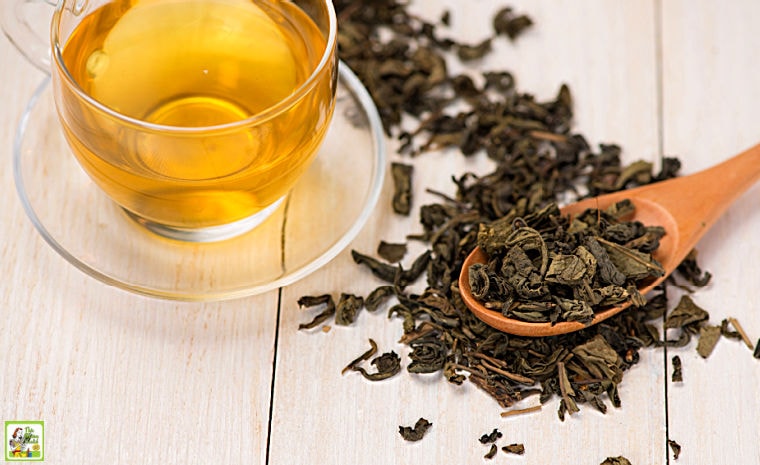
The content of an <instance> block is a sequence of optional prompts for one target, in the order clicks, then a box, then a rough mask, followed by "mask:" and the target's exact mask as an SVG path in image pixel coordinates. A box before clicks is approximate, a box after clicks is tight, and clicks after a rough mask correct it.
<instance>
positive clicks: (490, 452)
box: [483, 444, 499, 460]
mask: <svg viewBox="0 0 760 465" xmlns="http://www.w3.org/2000/svg"><path fill="white" fill-rule="evenodd" d="M498 451H499V448H498V447H497V446H496V444H491V448H490V449H489V450H488V452H486V455H484V456H483V458H484V459H488V460H491V459H492V458H494V457H495V456H496V453H497V452H498Z"/></svg>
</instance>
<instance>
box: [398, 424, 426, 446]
mask: <svg viewBox="0 0 760 465" xmlns="http://www.w3.org/2000/svg"><path fill="white" fill-rule="evenodd" d="M431 426H433V424H432V423H430V422H429V421H427V420H426V419H425V418H420V419H419V420H417V422H416V423H415V424H414V427H410V426H399V427H398V432H399V434H400V435H401V437H402V438H404V439H405V440H407V441H419V440H420V439H422V438H423V437H424V436H425V433H427V431H428V429H430V427H431Z"/></svg>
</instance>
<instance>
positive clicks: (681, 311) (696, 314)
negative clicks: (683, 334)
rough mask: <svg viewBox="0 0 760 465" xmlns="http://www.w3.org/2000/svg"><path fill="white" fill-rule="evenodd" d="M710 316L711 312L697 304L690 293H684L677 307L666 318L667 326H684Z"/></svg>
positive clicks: (699, 321)
mask: <svg viewBox="0 0 760 465" xmlns="http://www.w3.org/2000/svg"><path fill="white" fill-rule="evenodd" d="M708 318H710V314H709V313H707V311H706V310H704V309H703V308H702V307H699V306H698V305H697V304H695V303H694V300H692V298H691V297H689V296H688V295H683V296H681V300H680V301H679V302H678V305H676V308H674V309H673V311H672V312H670V314H669V315H668V316H667V318H665V328H666V329H667V328H683V327H684V326H688V325H693V324H698V323H701V322H703V321H705V320H707V319H708Z"/></svg>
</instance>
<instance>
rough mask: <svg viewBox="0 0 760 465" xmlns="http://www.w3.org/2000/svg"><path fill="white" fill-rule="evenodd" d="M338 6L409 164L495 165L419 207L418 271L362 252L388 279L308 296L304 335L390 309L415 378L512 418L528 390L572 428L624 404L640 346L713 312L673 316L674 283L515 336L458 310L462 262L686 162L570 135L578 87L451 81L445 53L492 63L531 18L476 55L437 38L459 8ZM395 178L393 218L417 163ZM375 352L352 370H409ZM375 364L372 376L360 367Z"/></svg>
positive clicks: (498, 22)
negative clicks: (468, 395) (509, 233)
mask: <svg viewBox="0 0 760 465" xmlns="http://www.w3.org/2000/svg"><path fill="white" fill-rule="evenodd" d="M335 6H336V9H337V11H338V16H339V25H340V27H339V31H340V33H339V54H340V57H341V59H342V60H343V61H345V62H346V63H347V64H348V65H349V66H350V67H351V68H352V69H353V71H354V72H356V74H357V75H358V76H359V78H360V79H361V80H362V81H363V83H364V84H365V86H366V87H367V89H368V90H369V92H370V93H371V95H372V96H373V98H374V100H375V102H376V103H377V105H378V107H379V110H380V113H381V115H382V120H383V124H384V126H385V130H386V132H387V134H388V135H389V136H391V137H398V138H399V139H400V140H401V144H400V145H401V151H402V152H403V153H402V155H404V156H407V155H408V156H414V155H419V154H421V153H422V152H424V151H426V150H432V149H441V148H448V149H449V151H450V152H460V153H462V154H463V155H465V156H467V155H471V154H474V153H476V152H485V153H487V155H488V157H489V158H491V159H492V160H493V163H494V169H493V171H492V172H490V173H488V174H486V175H475V174H472V173H465V174H460V175H455V176H453V182H454V186H453V187H454V188H455V190H456V195H455V196H447V195H443V194H440V193H434V194H436V195H435V198H436V199H438V200H439V202H436V203H430V204H427V205H423V206H421V207H420V208H419V223H420V228H421V231H416V232H415V233H414V234H410V235H409V236H408V238H409V240H410V241H411V240H413V241H421V242H423V243H424V244H425V248H426V250H425V252H424V253H422V254H420V255H419V256H418V257H417V258H416V259H415V260H414V261H413V263H412V265H411V266H410V267H409V268H408V269H405V268H404V267H403V266H401V265H400V264H399V263H398V261H399V259H400V257H403V255H404V253H405V251H406V245H405V244H388V243H383V244H381V247H380V250H381V252H380V256H379V257H377V258H375V257H373V256H372V255H371V254H369V253H361V252H359V251H352V256H353V258H354V260H355V261H356V263H357V264H359V265H360V266H361V267H363V268H364V269H366V270H367V271H368V272H371V273H372V274H374V275H375V276H376V277H377V278H379V279H380V280H382V281H384V282H385V284H384V285H382V286H380V287H378V288H377V289H374V290H371V291H368V293H367V295H366V296H357V295H353V294H349V293H343V294H341V295H340V297H339V298H338V299H337V302H336V300H335V299H334V298H333V296H332V295H331V294H325V295H322V296H305V297H303V298H301V299H300V300H299V304H300V305H301V306H302V307H303V308H311V309H313V311H315V312H319V313H318V314H317V315H316V316H315V317H314V319H313V320H312V321H311V322H307V323H304V324H302V325H301V329H309V328H314V327H317V326H320V325H321V324H323V323H325V322H328V321H330V320H332V321H334V323H335V324H338V325H350V324H352V323H353V322H354V321H355V319H356V315H357V314H358V312H359V311H361V310H362V309H366V310H368V311H370V312H377V311H379V310H381V309H383V310H385V311H387V313H388V315H389V316H390V317H392V318H400V319H402V321H403V335H401V337H400V342H401V343H403V344H405V345H407V346H408V347H409V354H408V357H409V359H410V360H411V362H410V363H409V364H408V366H406V367H405V368H406V371H407V372H409V373H441V374H442V375H443V376H442V378H443V379H446V380H448V381H449V382H451V383H454V384H462V383H464V382H465V381H469V382H471V383H473V384H474V385H476V386H477V387H479V388H480V389H482V390H483V391H485V392H486V393H488V394H489V395H490V396H491V397H492V398H493V399H494V400H495V401H496V402H497V403H498V405H500V406H501V407H503V408H512V407H513V406H514V404H516V403H517V402H519V401H521V400H522V399H524V398H525V397H526V396H529V395H538V396H539V398H540V402H541V403H542V404H543V403H545V402H546V401H548V400H549V399H550V398H552V397H553V396H558V397H559V398H560V402H559V412H558V414H559V417H560V418H561V419H564V418H565V415H566V414H568V413H569V414H572V413H574V412H577V411H578V410H579V404H589V405H591V406H593V407H594V408H596V409H598V410H600V411H602V412H605V411H606V410H607V403H608V402H609V403H611V404H612V405H613V406H619V405H621V400H620V396H619V392H618V386H619V384H620V383H621V381H622V379H623V374H624V373H625V371H626V370H627V369H629V368H630V367H631V366H632V365H634V364H636V363H637V362H638V360H639V354H638V352H639V350H640V349H641V348H644V347H662V346H666V345H678V346H681V345H685V344H686V343H688V342H689V340H690V338H691V336H692V335H699V334H700V332H703V328H705V327H706V326H707V317H706V312H705V311H704V310H703V309H700V308H699V307H697V306H696V305H682V306H679V308H680V310H679V312H680V313H679V314H678V315H676V317H675V318H672V317H670V316H669V317H668V318H667V319H665V320H664V318H665V314H666V311H667V308H668V301H667V297H668V289H669V288H670V287H671V286H672V285H673V283H674V279H669V280H668V281H666V283H665V284H664V285H662V286H660V287H659V288H658V289H656V290H655V292H653V294H654V295H652V296H650V298H649V300H645V301H642V302H640V305H639V306H637V307H634V308H631V309H629V310H627V311H625V312H622V313H621V314H619V315H617V316H616V317H613V318H610V319H608V320H606V321H604V322H602V323H600V324H598V325H595V326H591V327H588V328H585V329H583V330H581V331H578V332H575V333H571V334H565V335H560V336H552V337H543V338H529V337H519V336H513V335H509V334H505V333H502V332H500V331H497V330H495V329H493V328H491V327H489V326H487V325H486V324H484V323H483V322H481V321H480V320H478V319H477V318H476V317H475V316H474V315H473V314H472V313H471V312H470V311H469V310H468V309H467V308H466V306H465V304H464V303H463V301H462V299H461V297H460V294H459V289H458V287H457V280H458V278H459V275H460V273H461V272H462V263H463V261H464V259H465V257H466V256H467V255H468V254H469V253H470V252H471V251H472V250H473V249H474V248H475V247H476V246H477V245H478V231H479V230H480V229H481V226H484V225H491V224H494V223H495V222H496V223H497V222H499V221H503V219H504V218H511V220H510V221H512V222H514V221H515V220H518V221H519V219H525V218H530V217H532V216H535V215H540V214H541V213H540V212H542V211H544V209H547V208H555V207H553V205H556V204H557V203H559V202H560V199H562V198H565V197H566V196H567V195H568V194H571V195H576V196H584V195H585V196H595V195H599V194H602V193H606V192H613V191H618V190H622V189H627V188H631V187H635V186H640V185H644V184H648V183H652V182H657V181H661V180H664V179H668V178H671V177H674V176H675V175H676V173H677V171H678V169H679V167H680V163H679V161H678V160H677V159H675V158H664V159H663V161H662V164H661V170H660V171H659V172H656V173H655V172H653V168H652V165H651V164H650V163H647V162H636V163H633V164H630V165H625V166H624V165H623V164H622V163H621V158H620V155H621V149H620V148H619V147H618V146H616V145H613V144H602V145H600V146H599V147H597V148H592V147H591V146H590V145H589V144H588V143H587V142H586V139H585V138H584V137H583V136H582V135H580V134H577V133H574V132H572V115H573V108H572V96H571V92H570V89H569V88H568V87H567V86H562V87H561V88H560V89H559V90H558V92H557V94H556V98H554V99H551V100H549V101H546V102H539V101H536V99H535V98H534V97H533V96H532V95H531V94H528V93H523V92H520V91H519V90H518V89H517V87H516V80H515V79H514V78H513V76H512V75H511V74H510V73H509V72H508V71H505V70H496V71H491V72H484V73H481V74H480V76H475V77H476V79H475V78H473V76H470V75H450V74H449V72H448V71H447V66H446V63H447V57H448V59H452V57H453V59H458V60H465V61H467V60H470V59H474V58H477V57H480V56H483V55H484V54H486V53H488V51H489V49H490V46H491V44H492V43H493V41H495V40H507V41H515V40H519V35H520V33H521V32H523V31H526V30H530V28H531V27H533V26H532V21H531V20H530V18H529V17H527V16H526V15H523V14H519V13H517V12H515V11H514V10H513V9H511V8H508V7H505V8H503V9H501V10H499V11H498V12H497V13H496V15H495V17H494V19H493V25H494V28H493V34H492V37H491V38H489V39H488V40H486V41H484V42H482V43H479V44H474V45H473V44H464V43H458V42H457V41H456V40H454V39H451V38H447V37H444V34H443V33H441V30H442V29H443V30H445V29H446V27H447V24H448V21H449V20H450V16H449V14H448V13H444V14H443V15H442V17H441V19H440V21H439V22H437V23H432V22H428V21H426V20H424V19H421V18H419V17H417V16H415V15H413V14H411V13H410V12H409V11H408V10H407V3H406V2H402V1H397V0H363V1H359V0H350V1H349V0H336V1H335ZM476 82H480V83H482V84H476ZM408 117H411V118H412V119H413V120H414V121H417V123H418V126H417V127H416V128H413V129H409V128H406V129H405V128H402V124H401V123H402V120H404V119H408ZM395 170H397V171H398V175H396V173H394V180H395V181H396V190H397V192H396V194H397V195H395V196H394V200H395V201H398V204H399V205H398V207H399V208H396V211H397V212H398V213H399V214H408V212H410V211H411V209H410V208H408V207H409V205H410V203H411V200H412V199H410V198H409V196H410V192H411V189H410V183H411V173H412V171H413V163H411V161H410V162H408V163H396V164H395V166H394V171H395ZM445 175H446V176H447V177H448V176H449V175H450V174H449V173H446V174H445ZM395 206H396V204H395V202H394V207H395ZM666 233H667V232H666ZM679 273H680V277H679V278H678V279H679V283H680V285H684V284H685V283H689V284H690V285H692V286H703V285H705V284H707V282H708V281H709V278H710V276H709V273H704V272H703V271H702V270H701V269H700V268H699V266H698V265H697V263H696V255H695V254H692V255H690V256H689V257H688V258H687V259H686V260H685V261H684V263H683V264H682V265H681V266H680V267H679ZM423 276H424V278H423ZM423 279H424V280H425V282H424V291H422V292H412V291H411V290H410V288H411V287H412V285H413V284H415V287H417V288H419V285H420V282H419V281H421V280H423ZM691 303H692V304H693V302H691ZM663 321H665V327H666V328H668V331H669V332H668V335H671V336H672V335H673V334H675V335H676V337H675V338H674V339H673V340H668V339H667V338H666V337H664V335H663V334H661V333H660V330H659V329H658V326H657V325H656V324H654V323H655V322H663ZM726 334H728V333H727V332H726ZM370 346H371V348H370V350H368V351H367V352H366V353H365V354H362V355H360V356H359V358H357V359H356V360H354V361H353V362H351V363H350V364H349V365H348V366H347V367H346V370H344V371H355V372H358V373H361V374H362V375H363V376H365V377H366V378H367V379H370V380H381V379H386V378H388V377H391V376H395V375H396V374H397V373H399V372H401V371H403V367H401V366H400V363H399V357H398V355H396V354H395V353H393V352H388V353H385V354H381V355H377V356H376V355H375V353H376V352H377V346H376V344H374V342H373V341H370ZM365 362H367V364H369V365H371V366H372V368H371V369H369V370H368V369H365V368H362V367H361V365H362V364H364V363H365Z"/></svg>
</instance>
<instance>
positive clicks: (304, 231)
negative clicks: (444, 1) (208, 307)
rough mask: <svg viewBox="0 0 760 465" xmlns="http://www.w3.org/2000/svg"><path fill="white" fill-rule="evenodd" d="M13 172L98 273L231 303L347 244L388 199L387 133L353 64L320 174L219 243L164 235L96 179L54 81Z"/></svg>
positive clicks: (73, 254) (55, 232)
mask: <svg viewBox="0 0 760 465" xmlns="http://www.w3.org/2000/svg"><path fill="white" fill-rule="evenodd" d="M13 169H14V178H15V180H16V189H17V191H18V195H19V197H20V198H21V202H22V203H23V206H24V209H25V211H26V213H27V215H28V216H29V218H30V219H31V220H32V223H34V227H35V228H36V229H37V231H38V232H39V233H40V234H41V235H42V237H43V239H44V240H45V241H46V242H47V243H48V244H49V245H50V246H51V247H53V249H54V250H55V251H56V252H58V253H59V254H60V255H61V256H62V257H63V258H65V259H66V260H67V261H68V262H70V263H71V264H72V265H74V266H76V267H77V268H79V269H80V270H82V271H84V272H85V273H87V274H88V275H90V276H92V277H94V278H96V279H98V280H100V281H102V282H104V283H106V284H109V285H112V286H116V287H119V288H121V289H125V290H128V291H131V292H135V293H138V294H143V295H148V296H153V297H160V298H165V299H174V300H191V301H193V300H195V301H210V300H224V299H231V298H238V297H244V296H249V295H253V294H258V293H261V292H265V291H269V290H272V289H275V288H278V287H280V286H285V285H287V284H290V283H293V282H295V281H297V280H298V279H300V278H303V277H304V276H306V275H308V274H309V273H311V272H313V271H315V270H317V269H318V268H320V267H321V266H323V265H325V264H326V263H327V262H329V261H330V260H331V259H332V258H334V257H335V256H336V255H337V254H338V253H339V252H340V251H342V250H343V249H344V248H345V247H346V246H347V245H348V244H349V242H350V241H351V240H353V238H354V237H355V236H356V235H357V234H358V232H359V231H360V230H361V228H362V226H363V225H364V224H365V223H366V221H367V219H368V218H369V215H370V214H371V212H372V210H373V208H374V206H375V204H376V203H377V199H378V197H379V195H380V189H381V187H382V184H383V178H384V175H385V140H384V133H383V130H382V125H381V123H380V118H379V116H378V114H377V109H376V108H375V106H374V104H373V102H372V99H371V98H370V96H369V94H368V93H367V91H366V89H365V88H364V87H363V86H362V84H361V82H360V81H359V79H358V78H357V77H356V76H355V75H354V74H353V73H352V72H351V71H350V70H349V69H348V67H346V66H345V65H344V64H343V63H341V65H340V72H339V80H338V93H337V102H336V108H335V116H334V117H333V121H332V123H331V126H330V129H329V131H328V134H327V136H326V138H325V142H324V144H323V146H322V148H321V150H320V152H319V154H318V155H317V157H316V159H315V161H314V163H313V164H312V166H311V167H310V168H309V170H308V172H307V173H306V174H305V175H304V177H303V178H302V179H300V180H299V182H298V183H297V185H296V186H295V187H294V188H293V189H292V190H291V192H290V193H289V194H288V196H287V197H286V199H285V201H284V202H282V204H281V205H280V206H279V207H277V209H276V210H275V212H274V213H272V214H271V215H270V216H269V217H268V218H267V219H266V220H265V221H264V222H263V223H262V224H261V225H259V226H257V227H256V228H254V229H253V230H251V231H249V232H248V233H245V234H243V235H241V236H238V237H235V238H232V239H227V240H224V241H220V242H211V243H187V242H180V241H174V240H170V239H165V238H162V237H160V236H158V235H156V234H153V233H151V232H149V231H147V230H146V229H145V228H143V227H142V226H140V225H138V224H137V223H135V222H134V221H133V220H132V219H130V218H128V217H127V215H126V214H125V213H124V212H123V210H122V209H121V208H120V207H118V206H117V205H116V204H114V203H113V202H112V201H111V200H109V199H108V198H107V197H106V196H105V194H103V193H102V192H101V191H100V190H99V188H97V186H95V184H94V183H93V182H92V181H91V180H90V178H89V177H88V176H87V175H86V174H85V173H84V171H82V169H81V168H80V167H79V165H78V163H77V162H76V160H75V158H74V155H73V154H72V153H71V152H70V150H69V148H68V146H67V145H66V142H65V140H64V136H63V133H62V130H61V129H60V127H59V123H58V119H57V115H56V111H55V105H54V102H53V94H52V89H51V86H50V79H49V78H47V79H45V80H44V81H43V82H42V84H41V85H40V86H39V87H38V88H37V90H36V91H35V93H34V95H33V97H32V99H31V101H30V102H29V104H28V105H27V108H26V110H25V112H24V114H23V116H22V118H21V122H20V124H19V127H18V130H17V133H16V140H15V143H14V147H13Z"/></svg>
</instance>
